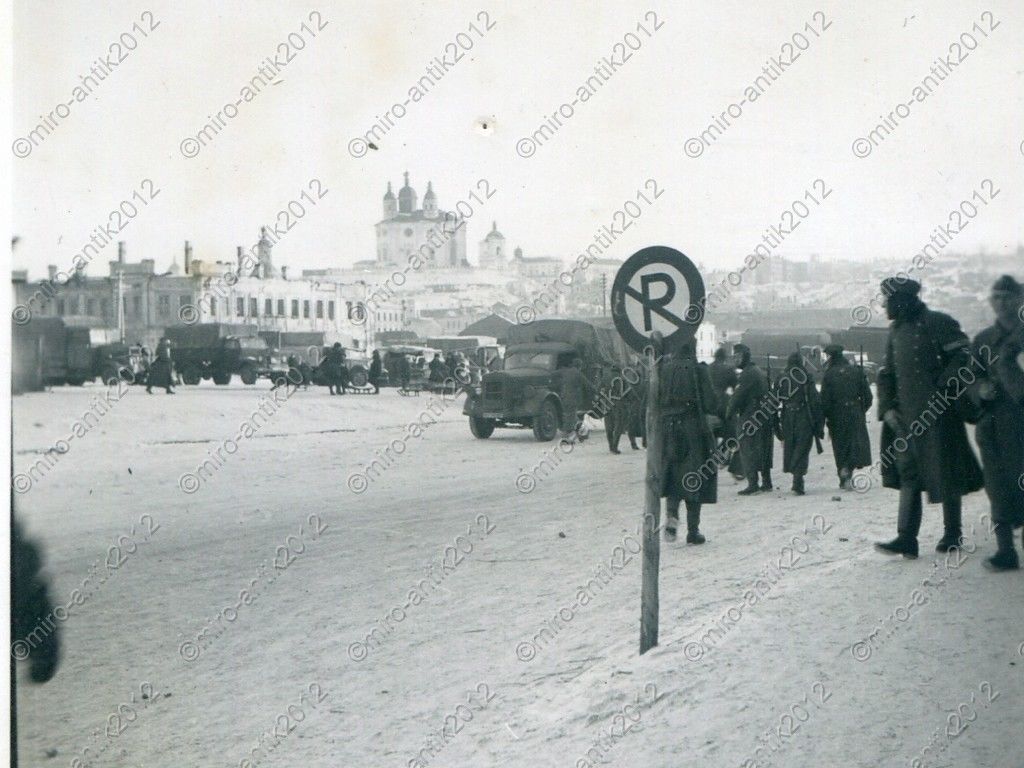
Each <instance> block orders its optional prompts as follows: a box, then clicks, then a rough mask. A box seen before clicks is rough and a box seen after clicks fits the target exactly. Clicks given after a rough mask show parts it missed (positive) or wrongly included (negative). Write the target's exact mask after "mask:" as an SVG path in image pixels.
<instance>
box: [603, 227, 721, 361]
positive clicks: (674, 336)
mask: <svg viewBox="0 0 1024 768" xmlns="http://www.w3.org/2000/svg"><path fill="white" fill-rule="evenodd" d="M704 302H705V293H704V279H703V278H702V277H701V276H700V272H699V271H697V267H696V265H695V264H694V263H693V262H692V261H690V259H688V258H687V257H686V256H685V255H684V254H682V253H681V252H680V251H677V250H676V249H675V248H669V247H668V246H665V245H653V246H650V247H649V248H644V249H643V250H640V251H637V252H636V253H634V254H633V255H632V256H630V257H629V258H628V259H627V260H626V262H625V263H624V264H623V265H622V266H621V267H620V268H619V271H618V273H617V274H616V275H615V282H614V284H613V285H612V295H611V304H612V317H613V318H614V320H615V327H616V328H617V329H618V331H619V334H620V335H621V336H622V338H623V339H624V340H625V341H626V343H627V344H629V346H630V347H632V348H633V349H635V350H636V351H638V352H641V351H643V350H644V349H645V348H646V347H648V346H650V343H651V334H652V333H655V332H658V333H661V334H662V336H663V340H662V344H664V348H665V351H667V352H671V351H674V350H675V349H677V348H678V347H680V346H681V345H682V344H684V343H686V342H688V341H690V340H692V339H693V337H694V336H695V335H696V333H697V329H698V328H699V327H700V324H701V322H702V321H703V320H704Z"/></svg>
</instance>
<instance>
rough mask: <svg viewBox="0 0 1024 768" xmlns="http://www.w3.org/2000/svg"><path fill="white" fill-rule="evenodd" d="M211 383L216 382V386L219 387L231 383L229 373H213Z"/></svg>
mask: <svg viewBox="0 0 1024 768" xmlns="http://www.w3.org/2000/svg"><path fill="white" fill-rule="evenodd" d="M213 383H214V384H217V385H218V386H221V387H223V386H225V385H227V384H230V383H231V374H230V373H215V374H213Z"/></svg>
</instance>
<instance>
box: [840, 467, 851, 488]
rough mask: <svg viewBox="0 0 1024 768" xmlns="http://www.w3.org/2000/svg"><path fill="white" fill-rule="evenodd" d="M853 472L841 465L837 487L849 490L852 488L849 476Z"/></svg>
mask: <svg viewBox="0 0 1024 768" xmlns="http://www.w3.org/2000/svg"><path fill="white" fill-rule="evenodd" d="M852 477H853V472H851V471H850V469H849V467H843V468H842V469H840V470H839V489H840V490H843V491H849V490H852V489H853V482H852V480H851V478H852Z"/></svg>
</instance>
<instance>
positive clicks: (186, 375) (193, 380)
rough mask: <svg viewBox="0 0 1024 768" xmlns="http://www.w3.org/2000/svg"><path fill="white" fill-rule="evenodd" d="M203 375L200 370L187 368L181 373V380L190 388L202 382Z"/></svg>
mask: <svg viewBox="0 0 1024 768" xmlns="http://www.w3.org/2000/svg"><path fill="white" fill-rule="evenodd" d="M202 378H203V376H202V374H201V373H200V372H199V369H198V368H186V369H185V370H184V371H182V372H181V380H182V381H183V382H185V383H186V384H188V385H189V386H190V387H194V386H195V385H196V384H198V383H199V382H200V381H202Z"/></svg>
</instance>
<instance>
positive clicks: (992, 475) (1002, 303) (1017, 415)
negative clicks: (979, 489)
mask: <svg viewBox="0 0 1024 768" xmlns="http://www.w3.org/2000/svg"><path fill="white" fill-rule="evenodd" d="M989 302H990V303H991V305H992V309H993V310H994V311H995V315H996V321H995V323H993V324H992V325H991V326H990V327H988V328H986V329H985V330H983V331H982V332H981V333H979V334H978V335H977V336H976V337H975V339H974V344H973V345H972V352H973V356H974V360H973V361H972V362H973V363H974V364H975V365H976V366H978V367H979V368H980V373H979V375H978V379H977V382H976V383H975V384H974V385H973V386H972V387H971V391H970V395H971V398H972V400H973V401H974V402H975V403H976V404H977V405H978V407H979V408H980V409H981V417H980V419H979V420H978V428H977V432H976V434H975V437H976V438H977V443H978V447H980V448H981V460H982V464H983V466H984V470H985V491H986V492H987V494H988V498H989V501H990V503H991V504H992V522H993V524H994V526H995V535H996V545H997V546H998V551H997V552H996V554H995V556H994V557H991V558H989V559H988V560H986V561H985V565H986V566H987V567H988V568H989V569H991V570H994V571H1009V570H1017V569H1018V568H1020V559H1019V557H1018V556H1017V551H1016V549H1015V548H1014V545H1013V529H1014V528H1017V527H1019V526H1021V525H1024V370H1022V369H1021V366H1020V365H1019V364H1018V363H1017V358H1018V356H1020V355H1021V353H1022V351H1024V289H1022V288H1021V285H1020V283H1018V282H1017V281H1016V280H1015V279H1013V278H1012V277H1011V276H1009V275H1004V276H1003V277H1001V278H999V279H998V280H997V281H996V283H995V285H993V286H992V294H991V296H990V297H989Z"/></svg>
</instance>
